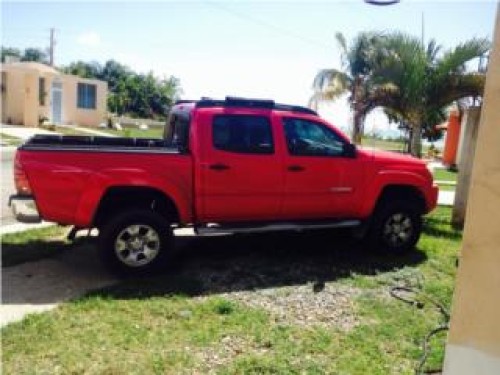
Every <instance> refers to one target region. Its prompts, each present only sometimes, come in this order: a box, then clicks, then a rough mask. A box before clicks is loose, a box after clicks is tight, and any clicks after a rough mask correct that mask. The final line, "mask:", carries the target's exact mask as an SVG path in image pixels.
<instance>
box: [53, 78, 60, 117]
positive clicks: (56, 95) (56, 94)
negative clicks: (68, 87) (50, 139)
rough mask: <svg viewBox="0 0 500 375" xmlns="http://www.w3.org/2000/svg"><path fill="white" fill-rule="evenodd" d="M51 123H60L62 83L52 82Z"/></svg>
mask: <svg viewBox="0 0 500 375" xmlns="http://www.w3.org/2000/svg"><path fill="white" fill-rule="evenodd" d="M52 123H53V124H61V123H62V83H61V82H52Z"/></svg>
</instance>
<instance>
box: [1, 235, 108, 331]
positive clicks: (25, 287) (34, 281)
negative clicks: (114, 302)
mask: <svg viewBox="0 0 500 375" xmlns="http://www.w3.org/2000/svg"><path fill="white" fill-rule="evenodd" d="M116 281H117V279H116V278H114V277H113V276H111V275H110V274H109V273H108V272H107V271H106V270H105V269H104V268H103V267H102V265H101V264H100V262H99V259H98V257H97V254H96V249H95V247H94V246H91V245H90V244H81V245H78V246H74V247H72V248H71V249H70V250H68V251H65V252H63V253H61V254H60V255H58V256H56V257H54V258H48V259H43V260H40V261H36V262H29V263H24V264H20V265H18V266H13V267H5V268H2V305H1V306H0V316H1V318H0V325H1V326H4V325H5V324H8V323H11V322H14V321H17V320H21V319H22V318H24V316H26V315H27V314H30V313H36V312H42V311H46V310H50V309H53V308H55V307H56V306H57V305H58V304H59V303H61V302H64V301H67V300H69V299H72V298H76V297H79V296H81V295H82V294H84V293H86V292H87V291H90V290H92V289H97V288H101V287H104V286H107V285H111V284H113V283H115V282H116Z"/></svg>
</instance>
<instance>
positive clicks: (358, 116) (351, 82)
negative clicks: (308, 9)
mask: <svg viewBox="0 0 500 375" xmlns="http://www.w3.org/2000/svg"><path fill="white" fill-rule="evenodd" d="M381 36H382V34H381V33H376V32H362V33H360V34H358V35H357V37H356V38H354V40H353V41H352V43H351V44H350V45H349V46H348V45H347V42H346V39H345V37H344V36H343V35H342V34H341V33H336V34H335V39H336V40H337V43H338V45H339V47H340V50H341V64H342V69H341V70H338V69H322V70H320V71H319V72H318V74H316V77H315V78H314V81H313V90H314V94H313V96H312V97H311V99H310V101H309V106H310V107H312V108H314V109H316V107H317V105H318V102H319V101H321V100H335V99H337V98H339V97H340V96H341V95H343V94H346V93H348V94H349V98H348V99H349V101H350V103H351V107H352V109H353V112H354V120H353V130H352V140H353V141H354V142H355V143H358V144H359V143H360V142H361V135H362V133H363V124H364V118H365V116H366V111H363V107H364V106H365V103H364V98H365V97H366V95H367V93H368V91H369V90H370V77H371V66H372V60H373V59H375V57H376V56H377V53H378V51H379V49H377V45H378V42H379V41H380V39H381Z"/></svg>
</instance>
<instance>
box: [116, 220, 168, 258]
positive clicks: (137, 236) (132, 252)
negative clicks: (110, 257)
mask: <svg viewBox="0 0 500 375" xmlns="http://www.w3.org/2000/svg"><path fill="white" fill-rule="evenodd" d="M159 252H160V236H159V235H158V232H157V231H156V230H155V229H153V228H152V227H150V226H149V225H145V224H134V225H130V226H128V227H126V228H125V229H123V230H122V231H121V232H120V234H118V236H117V238H116V241H115V253H116V256H117V257H118V259H119V260H120V262H122V263H124V264H126V265H127V266H129V267H142V266H145V265H146V264H148V263H150V262H151V261H152V260H153V259H155V258H156V256H157V255H158V253H159Z"/></svg>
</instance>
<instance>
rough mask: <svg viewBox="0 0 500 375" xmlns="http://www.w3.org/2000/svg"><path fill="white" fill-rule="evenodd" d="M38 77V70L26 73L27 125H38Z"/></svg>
mask: <svg viewBox="0 0 500 375" xmlns="http://www.w3.org/2000/svg"><path fill="white" fill-rule="evenodd" d="M38 78H39V74H38V73H37V72H29V73H26V74H25V75H24V88H25V91H24V109H23V115H24V116H23V124H24V125H25V126H31V127H35V126H38V107H39V105H38V103H39V101H38Z"/></svg>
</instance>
